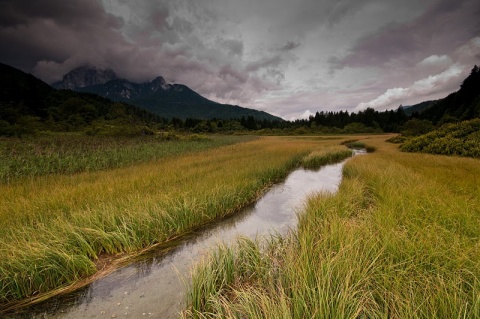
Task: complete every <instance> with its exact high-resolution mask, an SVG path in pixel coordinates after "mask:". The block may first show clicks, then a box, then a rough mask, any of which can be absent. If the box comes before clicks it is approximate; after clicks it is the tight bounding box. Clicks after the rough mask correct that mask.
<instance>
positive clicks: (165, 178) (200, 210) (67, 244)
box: [0, 137, 342, 309]
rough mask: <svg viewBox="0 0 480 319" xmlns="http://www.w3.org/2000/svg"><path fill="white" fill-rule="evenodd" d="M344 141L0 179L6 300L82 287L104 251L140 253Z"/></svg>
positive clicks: (265, 142)
mask: <svg viewBox="0 0 480 319" xmlns="http://www.w3.org/2000/svg"><path fill="white" fill-rule="evenodd" d="M230 141H232V140H230ZM237 141H245V138H241V139H237ZM341 141H342V140H329V139H325V140H318V139H314V138H303V139H294V138H289V137H262V138H258V139H255V140H252V139H250V140H249V141H247V142H243V143H235V144H232V145H227V146H222V147H216V148H210V149H208V150H204V151H199V150H196V151H195V152H192V151H191V150H192V148H189V152H187V153H186V152H183V154H178V153H177V154H173V155H172V154H171V153H170V155H169V156H163V157H161V158H160V159H157V158H152V159H151V160H150V161H145V162H137V163H136V164H135V165H123V164H122V166H121V167H118V168H114V169H103V170H94V171H84V172H80V173H76V174H60V173H59V172H55V173H53V174H46V175H45V174H44V175H41V174H35V173H33V174H32V175H33V176H30V175H29V176H27V177H21V178H17V179H14V180H12V181H10V182H9V183H4V184H0V202H2V205H1V207H0V220H2V223H1V224H0V306H2V307H0V308H4V309H6V308H8V307H11V306H14V305H15V304H16V303H17V302H18V301H19V300H24V299H25V298H31V300H33V301H35V300H40V299H42V298H44V297H45V296H46V295H48V294H49V293H50V292H51V291H52V290H53V289H57V291H60V290H62V289H63V288H65V287H69V286H72V285H73V286H75V285H76V284H78V282H79V280H83V279H85V278H88V277H91V276H94V275H95V274H97V273H98V271H99V270H100V269H99V267H100V265H99V263H97V262H96V261H97V259H98V258H99V257H101V256H102V255H104V254H109V255H111V256H113V257H114V258H120V257H122V258H123V257H124V256H125V255H127V256H128V255H135V254H137V253H138V252H139V251H142V250H143V249H145V247H149V246H152V245H155V244H161V243H168V242H171V241H173V240H174V239H176V238H179V237H181V236H183V235H185V234H188V233H189V232H191V231H194V230H195V229H197V228H199V227H200V226H202V225H204V224H205V223H209V222H213V221H215V220H217V219H220V218H223V217H224V216H226V215H229V214H232V213H234V212H236V211H237V210H238V209H240V208H241V207H243V206H245V205H246V204H248V203H250V202H252V201H253V200H255V199H256V198H258V197H259V196H260V195H261V194H262V193H263V192H264V191H265V189H266V188H268V187H269V186H270V185H272V184H273V183H274V182H276V181H278V180H280V179H282V178H284V177H285V176H286V175H287V174H288V172H289V171H291V170H292V169H293V168H294V167H297V166H298V165H300V163H301V161H302V158H303V157H304V156H305V155H307V154H309V153H311V152H315V151H318V150H321V149H322V148H324V147H329V146H331V145H335V144H338V143H340V142H341ZM175 143H177V142H175ZM223 143H224V142H223ZM174 145H175V144H173V145H172V146H174ZM159 147H162V146H159ZM38 175H40V176H38ZM102 267H103V266H102ZM58 288H62V289H60V290H58Z"/></svg>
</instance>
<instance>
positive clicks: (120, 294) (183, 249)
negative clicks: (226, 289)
mask: <svg viewBox="0 0 480 319" xmlns="http://www.w3.org/2000/svg"><path fill="white" fill-rule="evenodd" d="M356 153H358V151H356ZM344 163H345V161H344V162H341V163H338V164H332V165H327V166H324V167H322V168H321V169H320V170H318V171H312V170H304V169H297V170H295V171H293V172H292V173H290V175H288V177H287V178H286V179H285V181H284V182H283V183H280V184H277V185H275V186H273V187H272V188H271V189H270V190H269V191H268V192H267V193H266V194H265V195H264V196H263V197H262V198H260V199H259V200H258V201H257V202H256V203H255V204H254V205H251V206H249V207H247V208H245V209H244V210H243V211H242V212H240V213H238V214H236V215H235V216H233V217H231V218H228V219H226V220H224V221H222V222H219V223H218V224H216V225H215V226H213V227H208V228H207V229H205V230H204V231H202V232H200V234H198V235H197V236H196V237H194V238H192V239H188V240H186V241H185V242H183V243H182V244H180V245H179V246H178V247H177V248H176V249H174V250H173V251H171V252H169V253H168V254H167V255H164V256H162V257H158V256H152V257H151V258H148V259H145V260H142V261H139V262H135V263H133V264H131V265H129V266H127V267H124V268H121V269H118V270H117V271H115V272H113V273H112V274H110V275H108V276H107V277H105V278H102V279H99V280H97V281H95V282H93V283H92V284H90V285H89V286H87V287H85V288H83V289H81V290H80V291H77V292H75V293H72V294H70V295H67V296H61V297H58V298H53V300H49V301H47V302H45V303H43V304H39V305H37V306H33V307H32V308H30V309H28V312H27V313H23V314H18V315H14V316H12V318H55V319H60V318H61V319H66V318H72V319H79V318H178V317H179V313H180V311H182V310H183V309H184V308H185V304H184V302H185V290H186V288H185V287H186V284H185V283H184V282H183V281H184V280H188V278H189V274H190V271H191V269H192V266H193V265H194V264H195V261H198V260H199V259H200V257H201V256H202V255H204V254H205V253H206V252H207V251H208V250H209V249H212V247H213V246H214V245H215V244H216V243H219V242H229V241H232V240H234V239H235V238H236V237H237V236H248V237H250V238H255V237H258V236H265V235H268V234H269V233H274V232H275V233H280V234H285V233H286V232H287V231H288V230H289V229H290V228H294V227H295V226H296V223H297V217H296V213H297V212H298V211H299V210H300V209H301V208H302V206H303V204H304V202H305V199H306V198H307V196H308V195H309V194H312V193H314V192H319V191H327V192H335V191H336V190H337V189H338V185H339V184H340V181H341V178H342V168H343V165H344Z"/></svg>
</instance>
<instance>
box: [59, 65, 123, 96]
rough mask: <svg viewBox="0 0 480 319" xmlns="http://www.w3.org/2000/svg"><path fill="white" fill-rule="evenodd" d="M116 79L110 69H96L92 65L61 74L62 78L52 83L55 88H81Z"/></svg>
mask: <svg viewBox="0 0 480 319" xmlns="http://www.w3.org/2000/svg"><path fill="white" fill-rule="evenodd" d="M114 79H117V75H116V74H115V72H113V70H111V69H103V70H102V69H97V68H96V67H94V66H90V65H86V66H81V67H78V68H76V69H73V70H72V71H70V72H68V73H67V74H65V75H64V76H63V80H62V81H59V82H56V83H53V84H52V86H53V87H54V88H56V89H70V90H75V89H77V88H83V87H87V86H92V85H97V84H105V83H107V82H108V81H111V80H114Z"/></svg>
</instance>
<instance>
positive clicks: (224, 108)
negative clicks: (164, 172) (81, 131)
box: [52, 66, 283, 121]
mask: <svg viewBox="0 0 480 319" xmlns="http://www.w3.org/2000/svg"><path fill="white" fill-rule="evenodd" d="M95 72H96V73H95ZM52 86H53V87H55V88H67V89H71V90H74V91H78V92H88V93H93V94H97V95H100V96H102V97H105V98H109V99H111V100H113V101H118V102H126V103H130V104H133V105H135V106H139V107H142V108H144V109H146V110H148V111H150V112H153V113H155V114H157V115H160V116H162V117H166V118H174V117H175V118H181V119H186V118H199V119H213V118H219V119H233V118H237V119H240V118H242V117H248V116H253V117H254V118H256V119H258V120H264V119H266V120H274V121H283V119H282V118H280V117H277V116H274V115H272V114H269V113H267V112H264V111H259V110H255V109H250V108H245V107H241V106H238V105H230V104H221V103H218V102H215V101H211V100H209V99H207V98H205V97H203V96H202V95H200V94H199V93H197V92H195V91H194V90H192V89H190V88H189V87H188V86H186V85H183V84H168V83H167V82H166V81H165V79H164V78H163V77H161V76H157V77H156V78H154V79H153V80H151V81H147V82H142V83H135V82H131V81H128V80H126V79H122V78H120V77H118V76H117V75H116V74H115V72H114V71H113V70H111V69H105V70H101V69H97V68H95V67H90V66H83V67H79V68H76V69H74V70H72V71H70V72H69V73H67V74H65V75H64V77H63V80H62V81H59V82H56V83H53V84H52Z"/></svg>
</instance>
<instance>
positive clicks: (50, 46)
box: [0, 0, 125, 80]
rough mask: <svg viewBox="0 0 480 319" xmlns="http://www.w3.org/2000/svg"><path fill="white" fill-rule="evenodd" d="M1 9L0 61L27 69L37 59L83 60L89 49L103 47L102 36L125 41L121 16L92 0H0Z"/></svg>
mask: <svg viewBox="0 0 480 319" xmlns="http://www.w3.org/2000/svg"><path fill="white" fill-rule="evenodd" d="M0 12H1V21H2V23H1V24H0V25H1V26H0V43H2V47H3V48H2V50H1V51H0V52H1V53H0V60H1V61H2V62H4V63H7V64H10V65H13V66H15V67H18V68H21V69H24V70H25V71H28V72H32V71H33V69H34V67H35V66H37V64H38V63H39V62H40V61H49V62H52V63H63V62H65V61H66V60H68V59H71V58H72V57H73V56H75V55H78V54H79V53H83V54H85V57H84V58H80V57H79V58H78V59H79V60H81V59H83V60H84V61H79V63H86V62H88V60H89V57H88V55H93V54H95V50H89V49H92V48H95V47H98V46H99V47H104V46H103V45H101V44H102V42H104V41H105V39H109V42H111V43H115V42H117V43H120V44H121V43H125V41H124V39H123V38H122V36H121V35H120V33H119V32H118V29H119V28H120V27H121V26H122V21H121V19H119V18H117V17H114V16H112V15H109V14H106V13H105V12H104V10H103V8H102V7H101V6H100V5H99V3H98V2H97V1H94V0H85V1H82V0H72V1H61V0H46V1H26V0H18V1H0ZM97 52H98V51H97ZM46 80H50V79H49V78H48V76H47V77H46Z"/></svg>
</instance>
